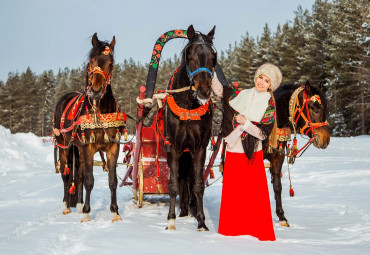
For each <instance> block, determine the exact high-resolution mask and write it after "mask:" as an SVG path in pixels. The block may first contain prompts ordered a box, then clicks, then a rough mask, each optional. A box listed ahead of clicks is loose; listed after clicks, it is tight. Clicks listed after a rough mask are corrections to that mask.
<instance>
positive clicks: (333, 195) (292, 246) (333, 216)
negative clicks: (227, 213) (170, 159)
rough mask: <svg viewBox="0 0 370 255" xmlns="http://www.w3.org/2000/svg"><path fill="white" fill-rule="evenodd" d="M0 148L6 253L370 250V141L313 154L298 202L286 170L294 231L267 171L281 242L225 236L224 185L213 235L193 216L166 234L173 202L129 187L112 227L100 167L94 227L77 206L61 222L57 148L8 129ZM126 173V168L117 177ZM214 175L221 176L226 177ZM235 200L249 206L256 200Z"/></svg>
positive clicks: (299, 170)
mask: <svg viewBox="0 0 370 255" xmlns="http://www.w3.org/2000/svg"><path fill="white" fill-rule="evenodd" d="M303 142H304V140H302V139H301V143H303ZM0 145H1V146H0V155H1V158H0V254H68V255H72V254H133V253H135V254H285V255H286V254H350V253H356V255H359V254H368V250H369V248H370V196H369V195H370V164H369V163H370V157H369V150H370V136H359V137H349V138H336V137H334V138H332V139H331V143H330V145H329V147H328V148H327V149H326V150H319V149H316V148H313V147H310V148H309V149H308V150H307V151H306V153H305V154H304V155H303V157H301V158H299V159H297V160H296V163H295V164H294V165H293V166H291V167H290V172H291V178H292V184H293V188H294V190H295V193H296V195H295V197H289V194H288V193H289V192H288V190H289V180H288V175H287V165H286V164H284V167H283V173H284V176H283V179H282V185H283V195H282V197H283V198H282V199H283V208H284V210H285V215H286V217H287V219H288V220H289V222H290V225H291V227H290V228H286V227H281V226H279V224H278V218H277V216H276V215H275V213H274V212H275V201H274V196H273V190H272V186H271V184H270V181H269V180H270V176H269V173H268V172H266V174H267V175H268V181H269V189H270V198H271V208H272V212H273V222H274V228H275V234H276V238H277V240H276V241H275V242H260V241H258V240H257V239H255V238H253V237H250V236H238V237H225V236H222V235H219V234H218V233H217V227H218V217H219V206H220V197H221V188H222V183H221V179H219V180H217V181H216V182H215V183H214V184H213V185H211V186H209V187H208V188H206V191H205V196H204V210H205V214H206V224H207V226H208V227H209V229H210V231H209V232H197V231H196V226H197V224H196V220H195V219H194V218H190V217H186V218H177V220H176V228H177V230H176V231H166V230H165V227H166V225H167V213H168V202H169V199H168V197H167V196H160V197H156V196H147V197H145V201H144V206H143V208H141V209H139V208H137V206H136V203H135V202H134V201H133V200H132V193H131V190H130V189H129V187H122V188H118V191H117V196H118V206H119V213H120V215H121V216H122V219H123V220H122V221H121V222H116V223H112V222H111V217H112V215H111V213H110V210H109V205H110V195H109V194H110V191H109V188H108V179H107V174H106V173H105V172H103V171H102V169H101V167H95V168H94V176H95V186H94V189H93V191H92V197H91V206H92V210H91V214H90V217H91V222H87V223H80V220H81V218H82V215H81V214H78V213H77V212H76V209H75V208H72V213H70V214H69V215H63V214H62V210H63V204H62V180H61V178H60V175H59V174H55V170H54V166H53V146H52V144H51V143H43V141H42V139H41V138H39V137H36V136H35V135H33V134H31V133H28V134H24V133H19V134H11V133H10V131H9V130H8V129H5V128H4V127H2V126H0ZM121 154H122V153H121ZM121 156H122V155H120V157H121ZM97 159H98V158H97ZM216 164H217V162H216ZM215 170H216V169H215ZM124 174H125V167H124V166H122V165H120V166H119V168H118V175H119V176H120V177H123V176H124ZM215 175H216V179H217V178H218V177H220V173H219V172H218V171H215ZM213 181H214V180H211V182H213ZM235 195H236V196H240V203H247V200H248V197H244V196H243V194H235ZM237 220H238V219H235V224H237V223H238V222H237Z"/></svg>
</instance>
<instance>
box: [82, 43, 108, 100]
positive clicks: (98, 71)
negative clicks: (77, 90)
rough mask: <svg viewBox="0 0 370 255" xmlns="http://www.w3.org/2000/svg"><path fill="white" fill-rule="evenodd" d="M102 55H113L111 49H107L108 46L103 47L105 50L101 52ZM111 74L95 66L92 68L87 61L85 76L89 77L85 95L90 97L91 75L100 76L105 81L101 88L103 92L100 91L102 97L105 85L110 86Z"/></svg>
mask: <svg viewBox="0 0 370 255" xmlns="http://www.w3.org/2000/svg"><path fill="white" fill-rule="evenodd" d="M102 53H103V54H104V55H113V52H112V49H111V48H109V47H108V46H105V49H104V50H103V52H102ZM111 73H112V70H110V71H109V73H108V74H107V73H106V72H104V70H103V69H102V68H101V67H99V66H95V67H94V68H92V66H91V59H89V66H88V70H87V75H88V77H89V79H88V82H87V83H88V86H87V94H88V95H91V94H92V91H91V82H92V77H93V74H100V75H101V76H103V78H104V80H105V83H104V86H103V90H102V91H101V97H103V95H104V94H105V92H106V88H107V85H108V84H110V81H111Z"/></svg>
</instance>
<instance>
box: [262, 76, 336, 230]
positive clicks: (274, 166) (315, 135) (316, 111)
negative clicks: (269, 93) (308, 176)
mask: <svg viewBox="0 0 370 255" xmlns="http://www.w3.org/2000/svg"><path fill="white" fill-rule="evenodd" d="M274 97H275V102H276V116H277V126H278V128H279V129H284V128H285V129H286V128H287V129H288V131H290V132H291V131H294V129H296V130H297V131H298V132H299V133H300V134H302V135H306V136H308V137H309V138H311V141H312V143H313V145H314V146H315V147H316V148H319V149H325V148H326V147H328V145H329V143H330V130H329V126H328V121H327V119H328V108H327V101H326V97H325V95H324V93H323V92H322V90H321V85H320V88H316V87H314V86H311V85H310V83H309V81H307V82H306V84H305V85H304V86H300V85H290V84H289V85H282V86H280V87H279V88H278V89H277V90H276V91H275V92H274ZM291 120H293V122H292V121H291ZM290 132H288V133H289V134H288V135H287V137H289V138H290ZM278 139H279V138H278ZM278 142H279V143H280V145H279V146H280V147H281V148H280V149H279V150H272V151H271V149H270V150H269V148H268V147H269V146H268V142H266V141H265V142H264V145H263V155H264V159H267V160H268V161H270V173H271V183H272V184H273V187H274V193H275V201H276V214H277V216H278V217H279V223H280V225H281V226H287V227H289V223H288V220H287V219H286V218H285V215H284V210H283V206H282V201H281V190H282V187H281V177H280V176H281V168H282V166H283V163H284V159H285V156H286V155H285V151H290V153H291V154H290V158H291V159H290V160H292V159H293V160H294V158H295V156H296V153H297V151H293V150H294V148H289V149H288V150H287V143H288V142H287V139H280V140H279V141H278ZM292 149H293V150H292ZM288 154H289V153H288ZM291 195H293V194H291Z"/></svg>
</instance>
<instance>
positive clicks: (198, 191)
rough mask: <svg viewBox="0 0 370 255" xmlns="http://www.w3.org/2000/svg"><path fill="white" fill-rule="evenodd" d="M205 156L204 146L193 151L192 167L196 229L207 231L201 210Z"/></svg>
mask: <svg viewBox="0 0 370 255" xmlns="http://www.w3.org/2000/svg"><path fill="white" fill-rule="evenodd" d="M205 158H206V148H202V147H201V148H200V149H199V151H198V153H193V169H194V195H195V203H196V206H197V208H196V209H197V211H196V215H194V216H195V217H196V219H197V221H198V228H197V230H198V231H208V228H207V226H206V224H205V216H204V211H203V195H204V181H203V167H204V161H205Z"/></svg>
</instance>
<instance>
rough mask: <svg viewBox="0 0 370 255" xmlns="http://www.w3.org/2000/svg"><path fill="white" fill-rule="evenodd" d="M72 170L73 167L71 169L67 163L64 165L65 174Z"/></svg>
mask: <svg viewBox="0 0 370 255" xmlns="http://www.w3.org/2000/svg"><path fill="white" fill-rule="evenodd" d="M70 172H71V169H69V167H68V165H67V164H66V165H65V166H64V171H63V175H68V174H69V173H70Z"/></svg>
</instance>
